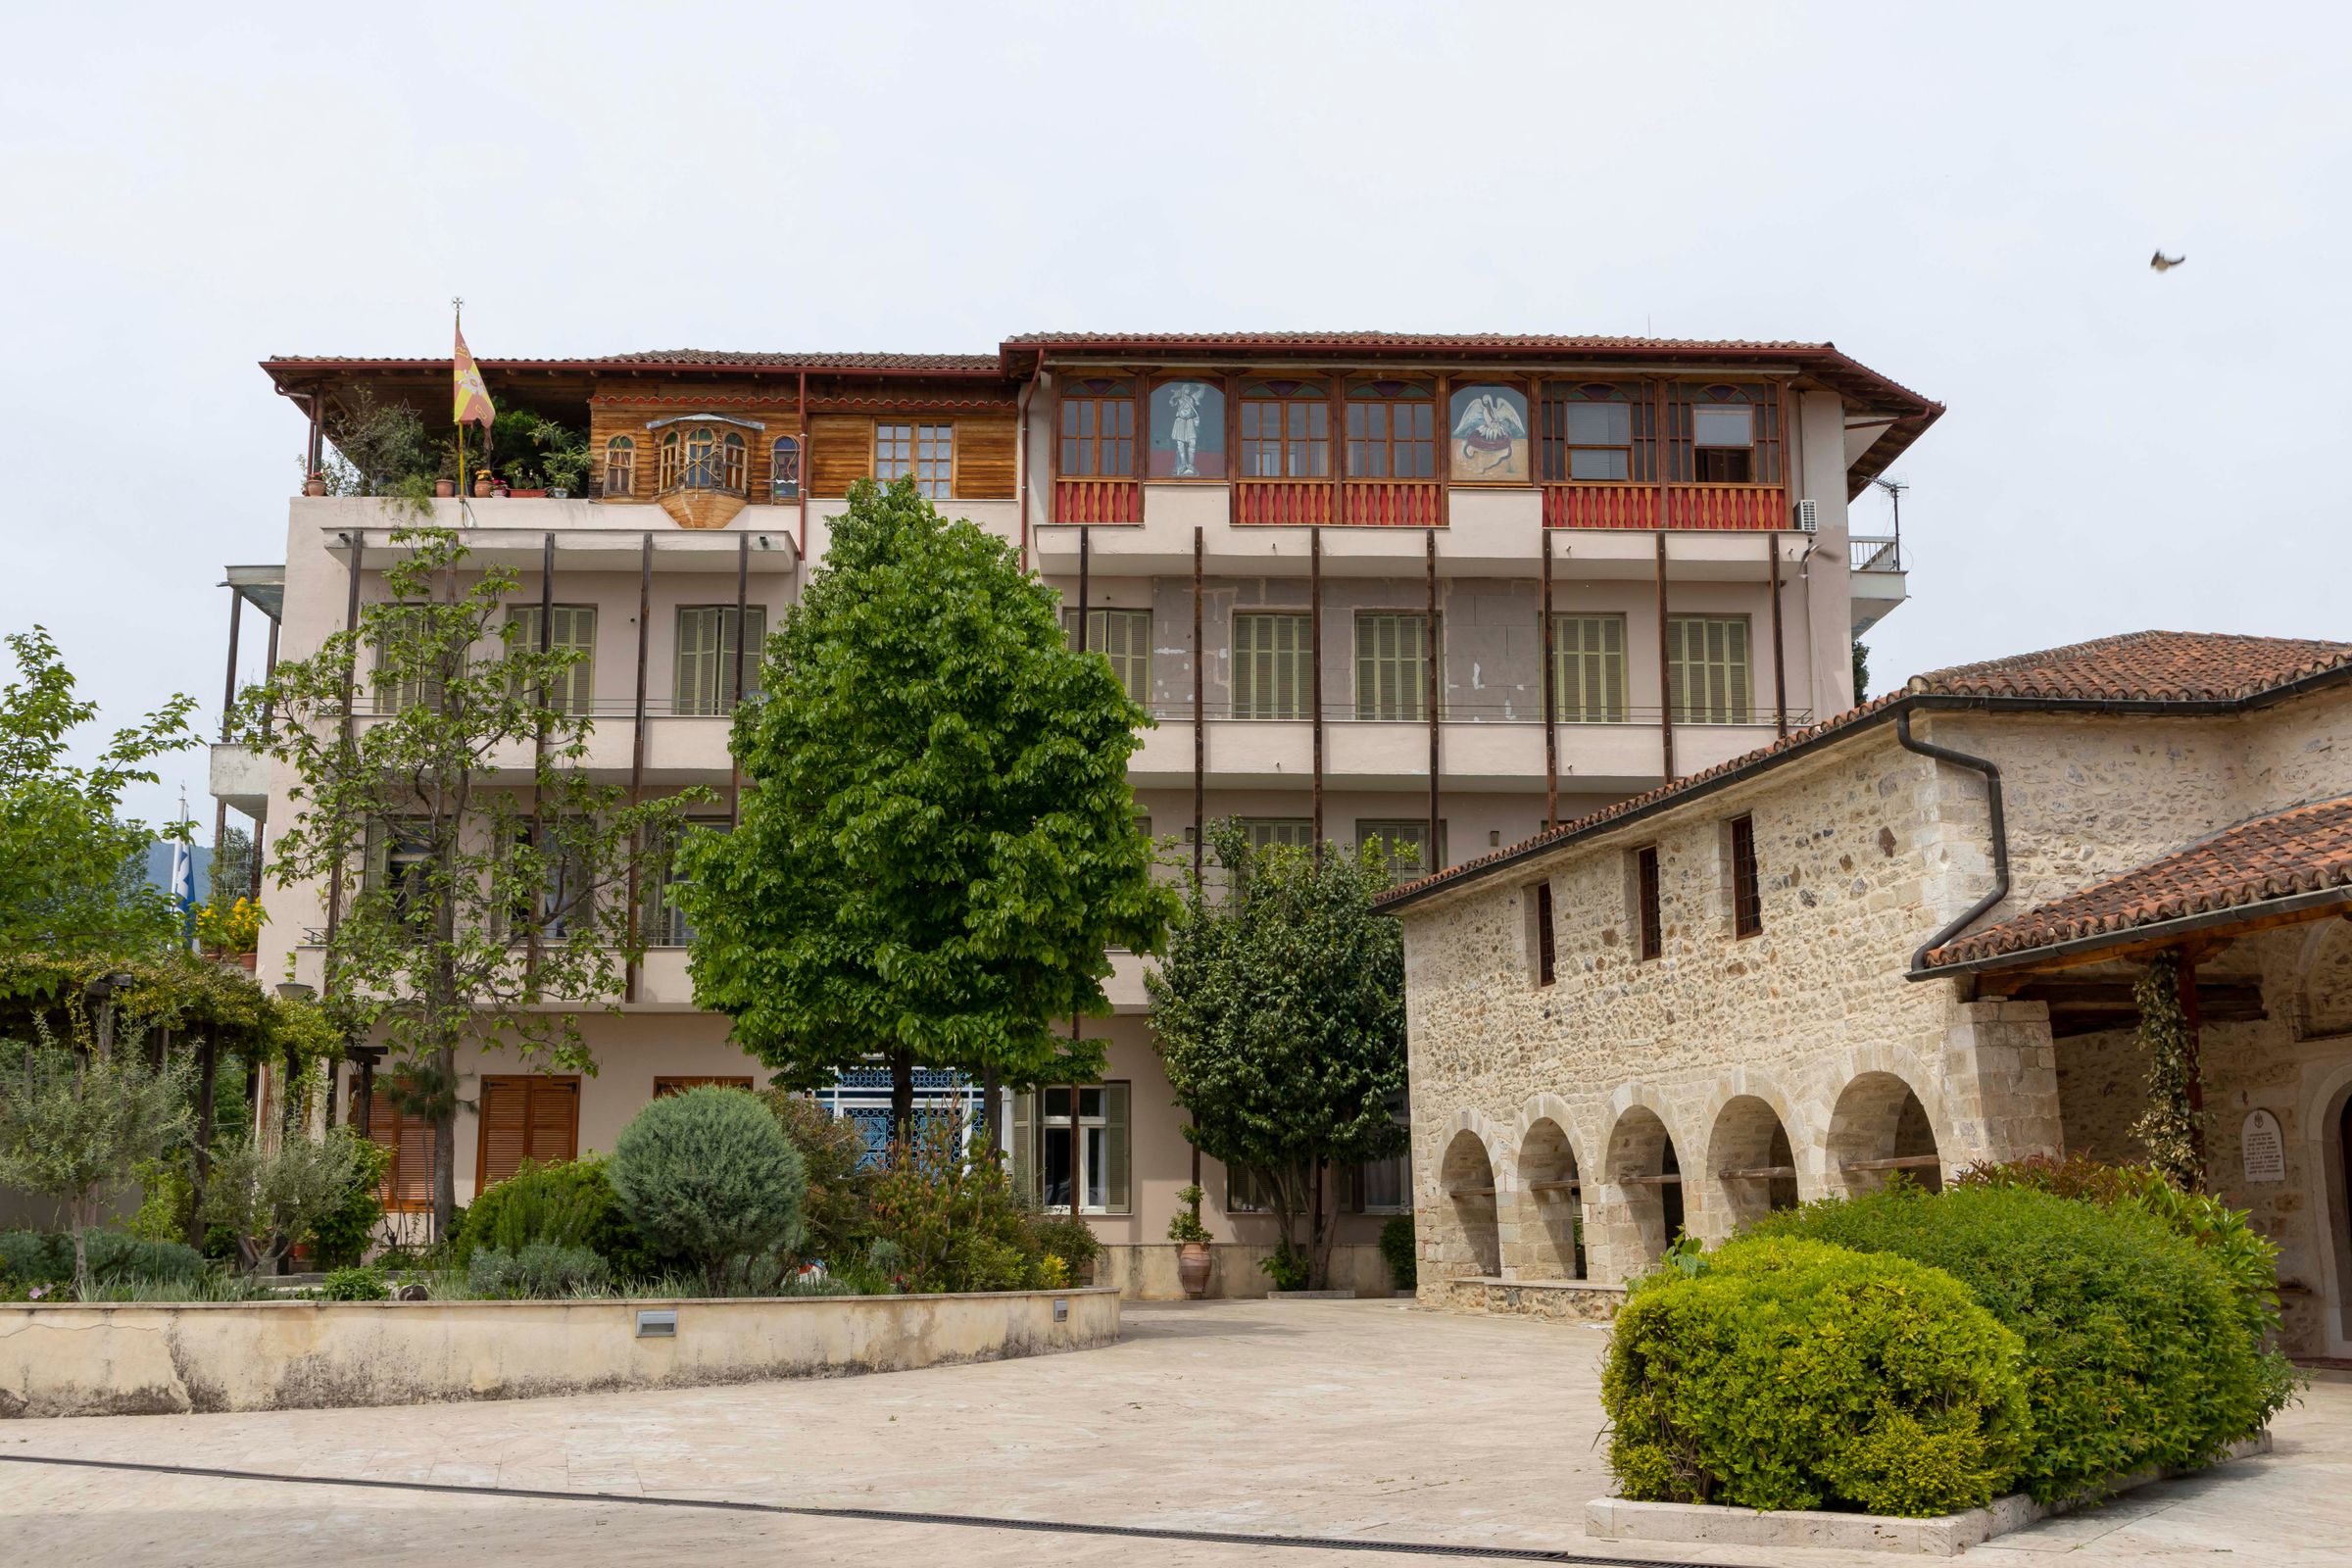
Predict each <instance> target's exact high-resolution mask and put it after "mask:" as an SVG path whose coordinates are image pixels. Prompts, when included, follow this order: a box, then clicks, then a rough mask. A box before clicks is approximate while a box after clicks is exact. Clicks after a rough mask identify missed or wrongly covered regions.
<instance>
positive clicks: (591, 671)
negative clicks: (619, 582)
mask: <svg viewBox="0 0 2352 1568" xmlns="http://www.w3.org/2000/svg"><path fill="white" fill-rule="evenodd" d="M507 624H509V625H510V626H513V627H514V628H515V632H514V635H513V636H511V637H509V638H508V639H507V651H508V652H509V653H511V654H512V653H524V654H535V653H537V652H538V651H539V607H538V606H537V605H509V606H508V607H507ZM548 624H549V626H550V627H551V628H553V629H552V632H551V634H550V636H549V639H548V646H549V648H551V649H565V650H568V651H571V652H574V653H577V654H578V655H579V656H580V657H579V658H578V659H576V660H574V661H572V662H571V663H570V664H569V665H567V666H566V667H565V668H564V673H563V674H561V675H559V676H557V677H556V678H555V680H553V681H551V682H550V683H549V684H548V689H547V706H548V707H550V708H552V709H554V710H556V711H558V712H562V713H586V712H590V711H594V708H595V705H596V607H595V606H594V605H557V606H556V607H555V613H554V614H553V615H551V616H550V617H549V618H548Z"/></svg>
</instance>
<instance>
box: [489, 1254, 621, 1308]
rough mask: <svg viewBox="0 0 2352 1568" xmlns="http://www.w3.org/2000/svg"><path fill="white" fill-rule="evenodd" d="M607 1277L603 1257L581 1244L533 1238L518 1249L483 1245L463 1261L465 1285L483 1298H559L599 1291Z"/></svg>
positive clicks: (608, 1272) (607, 1270)
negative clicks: (551, 1241) (464, 1264)
mask: <svg viewBox="0 0 2352 1568" xmlns="http://www.w3.org/2000/svg"><path fill="white" fill-rule="evenodd" d="M610 1278H611V1270H609V1269H608V1268H607V1267H606V1265H605V1260H604V1259H603V1258H601V1257H599V1256H597V1255H596V1254H595V1253H594V1252H591V1251H590V1250H588V1249H586V1248H585V1247H558V1246H556V1245H554V1244H553V1243H550V1242H533V1243H531V1244H530V1245H529V1246H527V1247H525V1248H523V1249H521V1250H519V1251H514V1252H510V1251H508V1250H505V1249H504V1248H499V1247H485V1248H481V1249H479V1250H476V1251H475V1252H474V1254H473V1258H472V1260H471V1261H470V1262H468V1263H467V1264H466V1290H468V1291H470V1292H472V1293H473V1294H474V1295H475V1296H478V1297H481V1298H483V1299H487V1300H549V1299H557V1300H560V1299H564V1298H565V1297H569V1296H577V1295H579V1294H580V1293H581V1292H583V1291H601V1290H603V1289H604V1287H605V1285H606V1283H607V1282H608V1281H609V1280H610Z"/></svg>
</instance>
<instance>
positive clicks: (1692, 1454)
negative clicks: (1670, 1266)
mask: <svg viewBox="0 0 2352 1568" xmlns="http://www.w3.org/2000/svg"><path fill="white" fill-rule="evenodd" d="M2021 1359H2022V1355H2021V1348H2020V1346H2019V1343H2018V1339H2017V1336H2016V1335H2014V1334H2012V1333H2010V1332H2009V1331H2008V1330H2007V1329H2005V1328H2003V1327H2002V1326H2001V1325H2000V1324H1999V1323H1997V1322H1995V1321H1994V1320H1993V1317H1992V1315H1991V1314H1990V1313H1988V1312H1986V1311H1985V1309H1984V1308H1983V1307H1981V1306H1979V1305H1978V1304H1977V1303H1976V1302H1975V1301H1973V1300H1971V1299H1969V1296H1968V1292H1967V1291H1966V1289H1964V1288H1963V1287H1962V1286H1961V1285H1960V1283H1959V1282H1958V1281H1957V1280H1954V1279H1953V1278H1951V1277H1950V1276H1949V1275H1947V1274H1944V1273H1942V1272H1940V1271H1939V1270H1936V1269H1933V1268H1927V1267H1924V1266H1922V1265H1920V1264H1917V1263H1913V1262H1910V1261H1908V1260H1906V1259H1903V1258H1898V1257H1889V1256H1884V1255H1881V1256H1868V1255H1864V1254H1862V1253H1859V1252H1853V1251H1848V1250H1845V1249H1843V1248H1839V1247H1831V1246H1827V1245H1824V1244H1822V1243H1819V1242H1805V1241H1789V1240H1779V1239H1773V1240H1741V1241H1738V1242H1734V1243H1732V1244H1731V1245H1730V1246H1728V1247H1726V1248H1724V1249H1723V1250H1722V1251H1720V1252H1718V1253H1716V1254H1713V1255H1712V1256H1710V1257H1708V1258H1707V1259H1705V1260H1704V1263H1703V1265H1700V1266H1697V1268H1696V1272H1694V1273H1685V1272H1682V1271H1680V1270H1677V1271H1675V1272H1674V1273H1672V1274H1669V1275H1665V1276H1661V1277H1659V1278H1657V1279H1655V1280H1654V1281H1653V1282H1652V1283H1651V1284H1650V1285H1648V1286H1647V1287H1646V1288H1644V1289H1643V1290H1642V1291H1641V1292H1639V1293H1636V1294H1634V1295H1632V1296H1630V1297H1629V1298H1628V1299H1627V1301H1626V1304H1625V1307H1624V1309H1623V1310H1622V1311H1621V1312H1619V1313H1618V1315H1617V1321H1616V1326H1615V1329H1614V1331H1613V1333H1612V1334H1611V1336H1610V1341H1609V1359H1608V1363H1607V1365H1606V1367H1605V1369H1604V1370H1603V1372H1602V1375H1601V1400H1602V1403H1603V1404H1604V1406H1605V1407H1606V1409H1607V1411H1608V1415H1609V1422H1610V1428H1611V1431H1610V1444H1609V1463H1610V1466H1611V1468H1612V1469H1614V1470H1615V1472H1616V1474H1617V1478H1618V1481H1619V1482H1620V1484H1621V1485H1622V1487H1623V1490H1624V1493H1625V1495H1626V1496H1628V1497H1632V1498H1636V1499H1639V1500H1642V1501H1650V1502H1712V1503H1730V1504H1736V1505H1738V1506H1740V1507H1747V1508H1832V1509H1860V1510H1862V1511H1864V1512H1868V1513H1874V1514H1893V1515H1901V1516H1906V1517H1920V1516H1925V1515H1930V1514H1939V1513H1950V1512H1952V1511H1954V1510H1956V1509H1960V1508H1975V1507H1982V1506H1983V1505H1984V1504H1985V1503H1987V1502H1989V1501H1991V1500H1992V1499H1993V1498H1994V1497H1996V1496H1999V1495H2001V1494H2003V1493H2004V1492H2006V1491H2007V1490H2008V1489H2009V1487H2010V1485H2011V1484H2012V1482H2013V1481H2014V1480H2015V1478H2016V1476H2017V1473H2018V1467H2019V1463H2020V1461H2021V1459H2022V1458H2023V1456H2024V1455H2025V1453H2026V1451H2027V1444H2028V1437H2029V1427H2028V1417H2027V1413H2026V1409H2027V1406H2026V1396H2025V1389H2024V1384H2023V1381H2022V1377H2021V1373H2020V1362H2021Z"/></svg>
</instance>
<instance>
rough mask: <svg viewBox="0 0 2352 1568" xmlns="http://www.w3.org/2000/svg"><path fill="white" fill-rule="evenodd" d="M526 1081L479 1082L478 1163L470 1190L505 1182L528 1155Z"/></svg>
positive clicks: (490, 1079) (475, 1190) (477, 1191)
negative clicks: (480, 1084)
mask: <svg viewBox="0 0 2352 1568" xmlns="http://www.w3.org/2000/svg"><path fill="white" fill-rule="evenodd" d="M530 1082H531V1081H530V1080H529V1079H528V1078H490V1077H485V1078H484V1079H483V1080H482V1101H481V1104H482V1109H481V1122H482V1138H481V1159H480V1161H479V1162H478V1165H477V1167H476V1169H475V1170H474V1173H473V1190H474V1193H475V1194H476V1195H477V1196H478V1195H479V1194H480V1193H481V1191H482V1190H483V1189H484V1188H486V1187H490V1186H493V1185H495V1184H496V1183H499V1182H503V1181H505V1180H506V1179H507V1178H508V1177H510V1176H512V1175H514V1174H515V1171H516V1170H517V1169H519V1168H520V1167H521V1165H522V1162H523V1160H524V1158H525V1157H527V1156H528V1155H529V1153H530V1127H531V1092H530Z"/></svg>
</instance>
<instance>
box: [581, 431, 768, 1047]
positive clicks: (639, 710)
mask: <svg viewBox="0 0 2352 1568" xmlns="http://www.w3.org/2000/svg"><path fill="white" fill-rule="evenodd" d="M803 455H804V456H806V449H803ZM653 616H654V536H653V535H652V534H650V533H649V534H647V535H645V536H644V540H643V542H642V544H641V545H640V547H639V555H638V564H637V701H636V707H635V709H634V710H633V711H632V716H631V719H630V726H631V727H630V738H629V804H630V805H631V806H635V805H637V804H638V803H639V800H640V797H641V796H642V794H643V792H644V789H645V672H646V659H647V649H648V647H649V646H650V639H651V636H652V629H653ZM644 853H645V845H644V844H643V843H642V842H639V843H637V844H634V845H631V846H630V848H629V951H630V952H631V953H635V952H636V951H637V944H638V942H639V940H640V938H641V937H642V935H643V933H642V932H641V931H640V930H639V929H638V921H639V918H640V915H639V908H640V899H641V894H640V891H639V888H638V883H637V861H638V858H640V857H641V856H642V855H643V854H644ZM637 969H638V961H637V960H635V959H631V960H630V963H629V966H628V972H627V973H626V974H625V975H623V976H622V978H621V992H620V997H621V1000H622V1001H623V1002H635V1001H636V1000H637Z"/></svg>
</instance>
